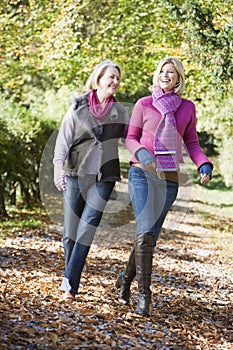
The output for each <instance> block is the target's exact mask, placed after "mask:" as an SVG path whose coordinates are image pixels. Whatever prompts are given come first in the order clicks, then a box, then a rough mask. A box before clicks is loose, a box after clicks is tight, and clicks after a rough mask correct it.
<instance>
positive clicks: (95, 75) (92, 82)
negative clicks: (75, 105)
mask: <svg viewBox="0 0 233 350" xmlns="http://www.w3.org/2000/svg"><path fill="white" fill-rule="evenodd" d="M108 67H113V68H116V69H117V70H118V71H119V74H120V75H121V69H120V67H119V66H118V64H116V63H114V62H112V61H109V60H106V61H102V62H100V63H99V64H98V66H96V68H95V69H94V71H93V72H92V73H91V75H90V76H89V78H88V79H87V82H86V89H87V90H93V89H97V85H98V83H99V80H100V78H101V77H102V76H103V75H104V73H105V72H106V70H107V68H108Z"/></svg>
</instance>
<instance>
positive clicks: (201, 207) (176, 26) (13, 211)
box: [0, 0, 233, 350]
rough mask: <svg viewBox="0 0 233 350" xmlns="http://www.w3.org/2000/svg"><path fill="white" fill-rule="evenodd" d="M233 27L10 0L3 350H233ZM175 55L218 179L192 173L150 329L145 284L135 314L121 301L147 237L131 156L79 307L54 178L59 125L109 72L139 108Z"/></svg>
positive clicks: (183, 8)
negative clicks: (115, 70) (122, 279)
mask: <svg viewBox="0 0 233 350" xmlns="http://www.w3.org/2000/svg"><path fill="white" fill-rule="evenodd" d="M232 13H233V3H232V0H225V1H224V2H223V1H220V0H215V1H213V0H205V1H204V0H190V1H189V0H158V1H152V0H144V1H142V0H112V1H110V0H103V1H100V0H92V1H90V0H86V1H85V0H83V1H81V0H80V1H79V0H1V2H0V60H1V64H0V110H1V113H0V349H1V350H16V349H17V350H39V349H47V350H81V349H82V350H84V349H92V350H98V349H101V350H112V349H116V350H118V349H138V350H139V349H140V350H141V349H153V350H158V349H159V350H226V349H227V350H231V349H233V264H232V256H233V245H232V234H233V219H232V218H233V211H232V209H233V191H232V186H233V152H232V149H233V137H232V136H233V122H232V121H233V96H232V87H233V22H232ZM170 55H172V56H177V57H178V58H180V59H181V60H182V62H183V64H184V67H185V73H186V81H187V88H186V91H185V95H184V97H186V98H190V99H192V100H193V101H194V102H195V104H196V110H197V129H198V133H199V138H200V142H201V146H202V147H203V149H204V151H205V152H206V153H207V154H208V156H209V157H210V159H211V160H212V161H213V163H214V165H215V168H214V173H213V175H214V176H213V179H212V180H211V181H210V182H209V183H208V184H207V185H205V186H203V185H200V183H199V177H198V174H197V171H196V169H195V167H193V168H191V169H190V174H192V175H191V176H190V181H189V183H188V184H187V185H185V186H180V189H179V195H178V198H177V200H176V202H175V203H174V205H173V207H172V210H171V211H170V213H169V215H168V217H167V219H168V220H167V219H166V220H167V221H166V222H165V224H164V227H163V229H162V232H161V236H160V239H159V242H158V246H157V247H156V249H155V252H154V260H153V265H154V266H153V274H152V307H151V316H150V317H149V318H142V317H139V316H137V315H136V314H134V310H135V306H136V302H137V291H138V290H137V282H136V281H134V282H133V284H132V299H131V303H130V305H129V306H127V307H125V306H122V304H120V303H119V302H118V291H117V290H116V288H115V281H116V278H117V276H118V274H119V273H120V272H121V271H122V270H123V269H124V267H125V264H126V261H127V259H128V256H129V253H130V249H131V247H132V244H133V240H134V235H135V221H134V216H133V212H132V208H131V205H130V201H129V197H128V189H127V188H128V187H127V171H128V160H129V155H128V154H127V152H126V150H125V148H120V155H121V168H122V181H121V182H119V183H118V184H117V187H116V193H117V198H116V199H115V200H113V199H110V201H109V202H108V204H107V208H106V210H105V213H104V216H103V219H102V221H101V225H100V227H99V229H98V230H97V234H96V236H95V239H94V242H93V244H92V247H91V251H90V253H89V255H88V258H87V262H86V265H85V270H84V272H83V276H82V281H81V286H80V293H79V295H78V296H77V298H76V300H75V301H74V302H73V303H69V304H67V303H64V301H63V300H62V292H61V291H60V283H61V279H62V276H63V271H64V256H63V247H62V242H61V241H62V226H61V225H60V224H59V220H58V219H59V218H60V217H61V216H62V195H61V193H59V192H58V191H57V190H56V188H55V186H54V185H53V168H52V157H53V149H52V145H53V142H54V140H55V136H56V133H57V129H58V127H59V124H60V122H61V119H62V117H63V115H64V113H65V111H66V110H67V108H68V107H69V104H70V102H71V100H72V99H73V97H74V96H78V95H79V94H80V93H82V92H83V91H84V84H85V81H86V79H87V77H88V76H89V74H90V73H91V71H92V70H93V68H94V66H95V65H96V64H98V63H99V62H100V61H101V60H103V59H111V60H114V61H116V62H117V63H119V64H120V66H121V67H122V71H123V76H122V82H121V87H120V90H119V93H118V94H117V98H118V99H119V100H120V102H122V103H126V104H127V105H130V106H133V105H134V103H135V102H136V100H137V99H138V98H140V97H142V96H144V95H147V94H149V93H150V90H149V88H150V85H151V80H152V76H153V73H154V70H155V68H156V66H157V63H158V62H159V61H160V59H161V58H163V57H165V56H170ZM189 165H190V164H188V166H189ZM190 167H191V166H190ZM41 174H42V175H43V176H44V179H45V180H46V181H45V182H44V190H45V191H44V193H43V191H41V181H40V178H41ZM46 190H48V191H47V192H46ZM48 192H49V196H47V197H46V196H45V195H44V194H46V195H47V194H48ZM42 194H43V195H42ZM46 200H47V202H46ZM44 204H46V210H45V205H44ZM58 207H59V208H58Z"/></svg>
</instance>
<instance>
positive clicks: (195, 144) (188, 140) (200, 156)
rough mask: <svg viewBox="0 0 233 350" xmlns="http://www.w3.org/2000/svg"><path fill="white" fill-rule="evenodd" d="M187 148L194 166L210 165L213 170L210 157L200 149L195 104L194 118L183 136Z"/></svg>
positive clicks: (192, 117)
mask: <svg viewBox="0 0 233 350" xmlns="http://www.w3.org/2000/svg"><path fill="white" fill-rule="evenodd" d="M183 140H184V143H185V146H186V148H187V151H188V154H189V156H190V158H191V160H192V161H193V162H194V164H195V165H196V166H197V168H199V167H200V166H201V165H202V164H204V163H210V166H211V168H212V169H213V164H212V163H211V162H210V160H209V159H208V157H207V156H206V155H205V154H204V152H203V150H202V149H201V147H200V144H199V140H198V135H197V130H196V110H195V105H194V104H193V110H192V116H191V119H190V122H189V123H188V125H187V126H186V129H185V133H184V136H183Z"/></svg>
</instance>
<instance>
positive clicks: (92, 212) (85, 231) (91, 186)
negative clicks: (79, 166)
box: [63, 175, 115, 263]
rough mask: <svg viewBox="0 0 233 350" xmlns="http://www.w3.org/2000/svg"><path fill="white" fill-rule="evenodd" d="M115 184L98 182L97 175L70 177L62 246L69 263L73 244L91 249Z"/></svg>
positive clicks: (65, 200)
mask: <svg viewBox="0 0 233 350" xmlns="http://www.w3.org/2000/svg"><path fill="white" fill-rule="evenodd" d="M114 185H115V183H114V182H110V181H109V182H104V181H96V176H95V175H86V176H85V177H69V176H67V183H66V191H64V192H63V196H64V198H63V211H64V232H63V244H64V250H65V256H66V263H68V261H69V258H70V254H71V252H72V248H73V245H74V242H79V243H80V244H83V245H86V246H91V243H92V241H93V238H94V234H95V232H96V229H97V227H98V226H99V223H100V220H101V218H102V215H103V211H104V209H105V206H106V204H107V201H108V199H109V197H110V195H111V192H112V190H113V188H114Z"/></svg>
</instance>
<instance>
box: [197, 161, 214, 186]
mask: <svg viewBox="0 0 233 350" xmlns="http://www.w3.org/2000/svg"><path fill="white" fill-rule="evenodd" d="M199 173H200V175H201V183H202V184H204V183H207V182H208V181H210V180H211V178H212V170H211V167H210V164H209V163H205V164H202V165H201V166H200V168H199Z"/></svg>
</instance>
